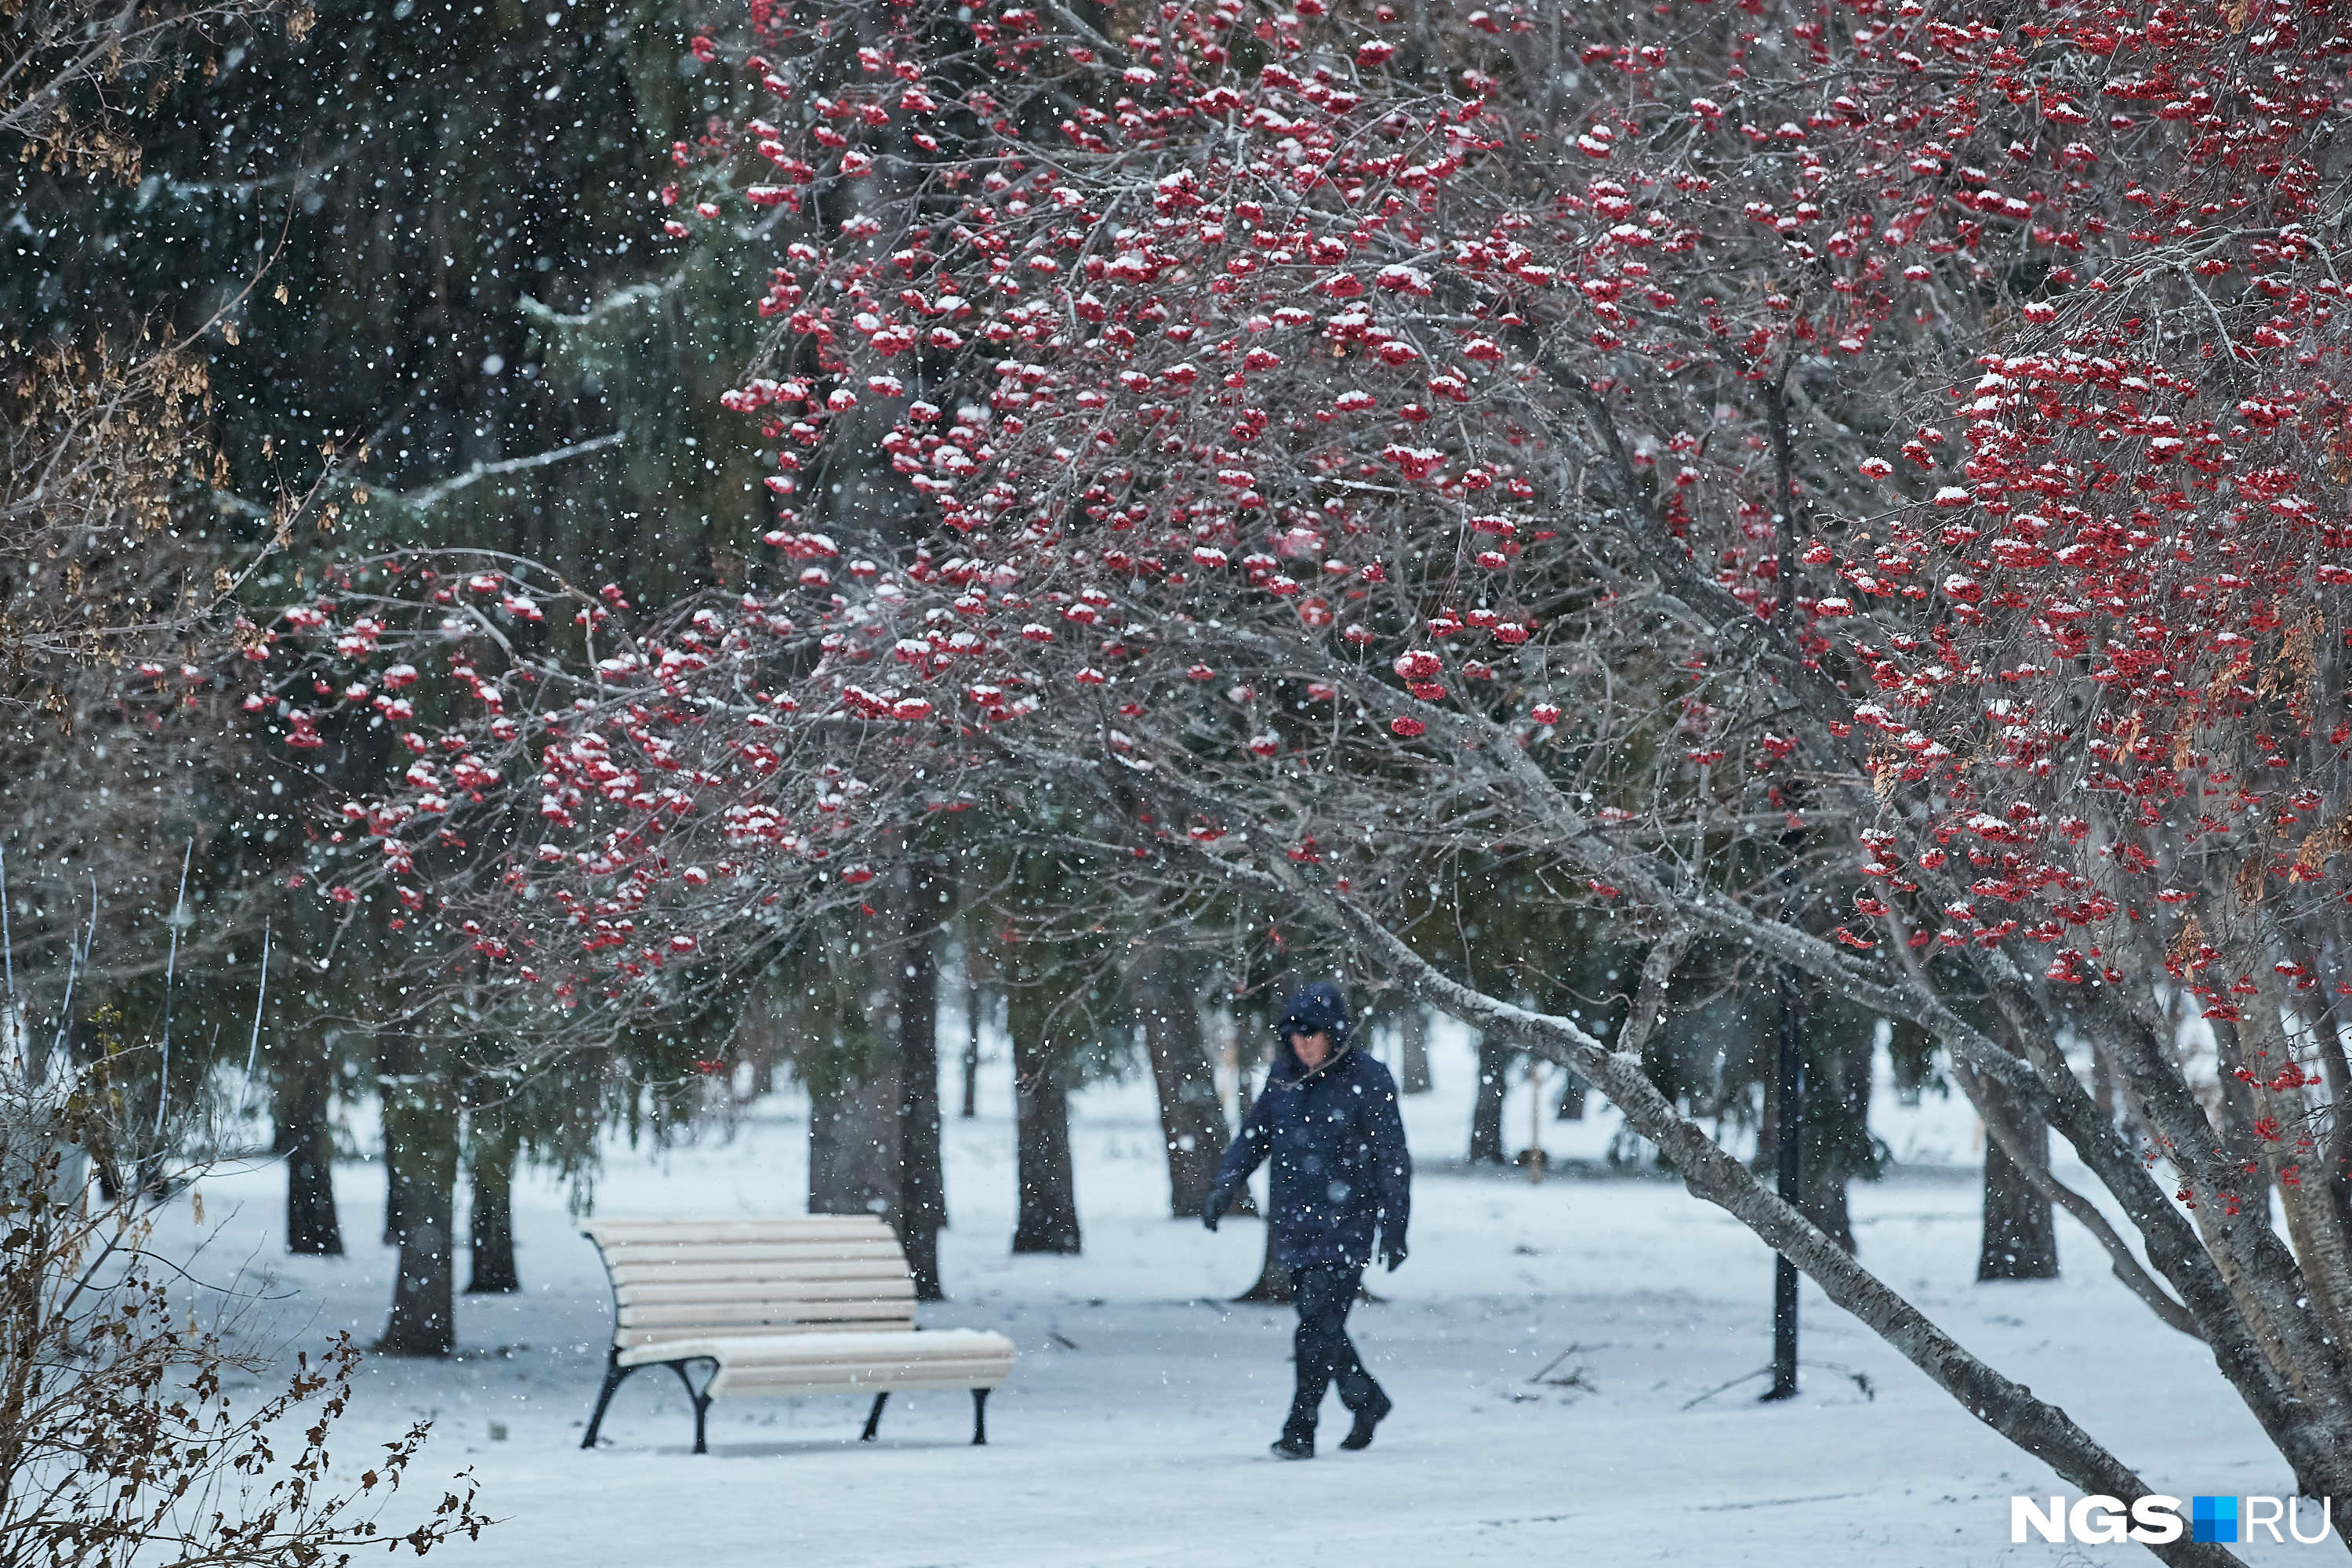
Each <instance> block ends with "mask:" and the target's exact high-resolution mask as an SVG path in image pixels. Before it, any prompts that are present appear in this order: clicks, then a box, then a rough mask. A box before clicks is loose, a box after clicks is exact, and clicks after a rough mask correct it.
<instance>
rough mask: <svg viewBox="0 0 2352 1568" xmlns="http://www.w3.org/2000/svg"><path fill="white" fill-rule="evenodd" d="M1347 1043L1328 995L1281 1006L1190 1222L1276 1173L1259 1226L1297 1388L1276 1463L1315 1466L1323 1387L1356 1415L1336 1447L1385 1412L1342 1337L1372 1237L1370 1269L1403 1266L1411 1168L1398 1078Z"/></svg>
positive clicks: (1309, 992) (1344, 1005)
mask: <svg viewBox="0 0 2352 1568" xmlns="http://www.w3.org/2000/svg"><path fill="white" fill-rule="evenodd" d="M1355 1046H1356V1042H1355V1038H1354V1037H1353V1035H1352V1033H1351V1032H1350V1031H1349V1026H1348V1002H1347V998H1346V997H1344V996H1342V995H1341V994H1339V987H1338V986H1337V985H1333V984H1329V983H1328V982H1322V983H1318V984H1313V985H1309V986H1307V988H1306V989H1305V990H1303V991H1301V992H1299V993H1298V994H1297V995H1295V996H1293V997H1291V999H1290V1000H1289V1002H1288V1003H1287V1004H1286V1005H1284V1007H1283V1010H1282V1018H1281V1021H1280V1022H1278V1023H1277V1024H1276V1026H1275V1052H1274V1065H1273V1067H1272V1068H1269V1069H1268V1071H1267V1073H1266V1078H1265V1089H1264V1090H1263V1091H1262V1092H1261V1093H1260V1094H1259V1095H1258V1097H1257V1103H1256V1104H1255V1105H1254V1106H1252V1107H1251V1108H1250V1113H1249V1116H1248V1118H1247V1120H1245V1121H1243V1123H1242V1130H1241V1132H1240V1134H1239V1135H1238V1136H1237V1137H1235V1138H1234V1142H1233V1145H1232V1147H1230V1148H1228V1149H1227V1150H1226V1151H1225V1157H1224V1159H1223V1161H1222V1162H1221V1163H1219V1165H1218V1167H1217V1179H1216V1184H1214V1185H1213V1187H1211V1188H1210V1190H1209V1195H1208V1197H1207V1199H1206V1200H1205V1201H1204V1202H1203V1203H1202V1205H1201V1223H1202V1224H1203V1225H1205V1226H1208V1227H1209V1228H1210V1229H1211V1230H1214V1229H1216V1228H1217V1221H1218V1220H1220V1219H1222V1218H1223V1216H1224V1212H1225V1209H1226V1207H1227V1205H1230V1204H1231V1203H1232V1202H1233V1200H1234V1194H1236V1193H1238V1192H1239V1191H1241V1186H1242V1184H1243V1183H1244V1182H1245V1181H1247V1180H1248V1179H1249V1174H1250V1173H1251V1172H1252V1171H1255V1170H1256V1169H1257V1167H1258V1165H1259V1164H1260V1163H1261V1162H1264V1161H1267V1160H1271V1161H1272V1162H1273V1166H1272V1170H1271V1174H1270V1178H1269V1181H1270V1185H1271V1189H1272V1190H1271V1193H1270V1194H1269V1196H1270V1201H1269V1203H1268V1205H1267V1210H1266V1223H1267V1224H1269V1225H1271V1226H1273V1227H1274V1257H1275V1260H1276V1262H1278V1263H1280V1264H1282V1265H1284V1266H1285V1267H1286V1268H1288V1269H1289V1270H1290V1279H1291V1287H1292V1290H1293V1292H1294V1294H1295V1300H1296V1301H1297V1307H1298V1331H1297V1336H1296V1338H1295V1339H1294V1341H1293V1344H1294V1345H1295V1347H1296V1351H1297V1376H1298V1384H1297V1393H1296V1394H1294V1395H1293V1396H1292V1399H1291V1404H1290V1417H1289V1419H1288V1420H1286V1421H1285V1422H1284V1423H1283V1426H1282V1436H1280V1437H1279V1438H1278V1439H1276V1442H1275V1445H1274V1453H1275V1456H1276V1458H1284V1459H1311V1458H1314V1457H1315V1423H1316V1415H1317V1413H1318V1410H1319V1409H1320V1408H1321V1406H1322V1404H1323V1394H1324V1391H1325V1390H1326V1389H1328V1388H1329V1387H1330V1386H1331V1385H1332V1384H1334V1383H1337V1384H1339V1403H1340V1404H1341V1405H1345V1406H1346V1407H1347V1408H1348V1410H1349V1412H1351V1413H1352V1414H1353V1415H1354V1416H1355V1418H1356V1419H1355V1425H1354V1426H1351V1427H1350V1428H1349V1432H1348V1435H1347V1436H1345V1437H1343V1438H1341V1439H1340V1440H1339V1447H1342V1448H1349V1449H1359V1448H1369V1447H1371V1444H1372V1428H1374V1427H1375V1426H1379V1425H1380V1424H1381V1421H1382V1420H1383V1419H1385V1418H1386V1416H1387V1415H1388V1414H1389V1411H1390V1409H1391V1401H1390V1399H1389V1396H1388V1394H1386V1393H1385V1392H1384V1391H1383V1390H1382V1389H1381V1385H1380V1384H1378V1383H1377V1382H1375V1381H1374V1380H1373V1378H1372V1374H1371V1373H1369V1372H1367V1371H1366V1370H1364V1363H1363V1361H1362V1358H1360V1356H1358V1355H1357V1354H1356V1346H1355V1343H1354V1342H1352V1341H1350V1340H1349V1338H1348V1310H1349V1308H1350V1307H1352V1306H1354V1305H1355V1302H1356V1294H1357V1291H1358V1290H1359V1289H1360V1287H1361V1286H1362V1284H1363V1279H1364V1268H1365V1265H1367V1264H1368V1263H1370V1261H1371V1259H1372V1258H1373V1256H1374V1254H1375V1247H1374V1237H1375V1234H1376V1233H1377V1236H1378V1238H1379V1244H1378V1249H1377V1250H1378V1256H1379V1257H1380V1258H1381V1260H1382V1261H1384V1262H1385V1263H1387V1265H1388V1266H1389V1268H1391V1270H1393V1269H1395V1268H1397V1266H1398V1265H1399V1264H1402V1262H1403V1261H1404V1257H1405V1247H1404V1231H1405V1220H1406V1218H1407V1215H1408V1211H1409V1208H1410V1205H1411V1188H1412V1156H1411V1155H1410V1154H1408V1153H1407V1152H1405V1146H1404V1122H1403V1121H1402V1118H1401V1117H1399V1115H1398V1114H1397V1089H1396V1080H1395V1079H1391V1077H1390V1076H1389V1069H1388V1068H1384V1067H1382V1066H1381V1064H1380V1063H1378V1062H1376V1061H1374V1060H1373V1059H1372V1058H1370V1057H1368V1056H1366V1055H1364V1054H1363V1053H1362V1052H1361V1051H1359V1050H1357V1049H1356V1048H1355Z"/></svg>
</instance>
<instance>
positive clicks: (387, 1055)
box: [375, 1035, 457, 1355]
mask: <svg viewBox="0 0 2352 1568" xmlns="http://www.w3.org/2000/svg"><path fill="white" fill-rule="evenodd" d="M445 1058H446V1052H444V1051H442V1050H441V1049H439V1048H438V1047H436V1046H435V1045H433V1044H432V1043H430V1042H428V1041H426V1040H424V1039H422V1038H420V1037H416V1036H414V1035H404V1036H393V1037H387V1039H386V1040H385V1041H384V1042H383V1044H382V1045H380V1046H379V1047H378V1051H377V1060H376V1067H377V1081H378V1083H379V1085H380V1086H381V1089H382V1092H383V1142H384V1151H385V1155H386V1163H387V1164H388V1165H389V1167H390V1172H391V1178H392V1184H393V1192H392V1197H391V1201H390V1203H389V1205H388V1207H389V1208H390V1209H391V1210H392V1211H393V1212H395V1213H397V1214H398V1215H399V1216H400V1217H399V1223H400V1232H399V1235H398V1237H397V1238H396V1240H397V1242H398V1245H399V1247H400V1264H399V1268H398V1270H397V1272H396V1273H395V1274H394V1279H393V1287H392V1317H391V1320H390V1321H388V1322H387V1323H386V1324H385V1325H384V1331H383V1339H381V1340H379V1341H377V1342H376V1347H375V1348H376V1349H377V1350H378V1351H379V1352H382V1353H383V1354H386V1355H447V1354H448V1353H449V1352H450V1351H451V1350H453V1349H455V1348H456V1346H457V1310H456V1292H455V1289H454V1280H455V1276H456V1263H457V1258H456V1253H457V1237H456V1235H455V1231H456V1226H457V1216H456V1197H457V1089H456V1086H455V1085H454V1084H452V1083H451V1082H450V1081H449V1077H450V1075H449V1071H448V1064H447V1062H446V1059H445Z"/></svg>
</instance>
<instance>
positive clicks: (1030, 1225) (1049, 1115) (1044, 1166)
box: [1013, 1038, 1078, 1253]
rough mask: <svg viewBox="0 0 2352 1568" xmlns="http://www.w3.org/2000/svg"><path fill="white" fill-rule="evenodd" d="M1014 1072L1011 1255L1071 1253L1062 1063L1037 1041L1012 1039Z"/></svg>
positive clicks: (1071, 1194) (1074, 1225)
mask: <svg viewBox="0 0 2352 1568" xmlns="http://www.w3.org/2000/svg"><path fill="white" fill-rule="evenodd" d="M1013 1075H1014V1080H1015V1082H1016V1084H1017V1086H1018V1087H1017V1092H1016V1096H1015V1100H1016V1116H1017V1121H1018V1124H1019V1125H1018V1129H1017V1133H1016V1154H1017V1164H1018V1168H1019V1181H1020V1184H1021V1208H1020V1217H1019V1219H1018V1220H1017V1221H1016V1222H1015V1224H1014V1226H1013V1251H1015V1252H1062V1253H1075V1252H1076V1251H1077V1250H1078V1205H1077V1197H1076V1192H1075V1189H1074V1187H1073V1184H1072V1177H1071V1170H1070V1096H1069V1091H1068V1089H1066V1088H1065V1087H1064V1085H1063V1082H1062V1063H1061V1060H1060V1059H1059V1056H1058V1054H1057V1053H1056V1052H1055V1051H1053V1050H1052V1049H1050V1048H1049V1047H1046V1046H1045V1043H1044V1042H1042V1041H1039V1040H1035V1039H1020V1038H1016V1039H1014V1041H1013Z"/></svg>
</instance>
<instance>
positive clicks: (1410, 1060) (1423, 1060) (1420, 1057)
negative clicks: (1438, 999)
mask: <svg viewBox="0 0 2352 1568" xmlns="http://www.w3.org/2000/svg"><path fill="white" fill-rule="evenodd" d="M1397 1091H1398V1092H1399V1093H1401V1094H1427V1093H1428V1092H1429V1009H1428V1008H1426V1007H1423V1006H1422V1005H1420V1004H1419V1003H1417V1002H1408V1003H1406V1004H1405V1008H1404V1011H1403V1013H1402V1014H1401V1015H1399V1016H1398V1018H1397Z"/></svg>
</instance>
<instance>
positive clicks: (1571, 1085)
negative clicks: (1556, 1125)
mask: <svg viewBox="0 0 2352 1568" xmlns="http://www.w3.org/2000/svg"><path fill="white" fill-rule="evenodd" d="M1560 1077H1562V1078H1564V1079H1567V1080H1568V1081H1567V1082H1566V1083H1564V1084H1562V1085H1561V1086H1560V1090H1559V1110H1558V1111H1557V1112H1555V1113H1554V1116H1553V1120H1555V1121H1583V1120H1584V1101H1585V1100H1586V1099H1587V1097H1589V1096H1590V1095H1591V1093H1592V1086H1591V1084H1588V1083H1586V1082H1585V1081H1584V1079H1582V1078H1581V1077H1580V1076H1579V1075H1578V1073H1577V1071H1576V1069H1575V1068H1561V1069H1560Z"/></svg>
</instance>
